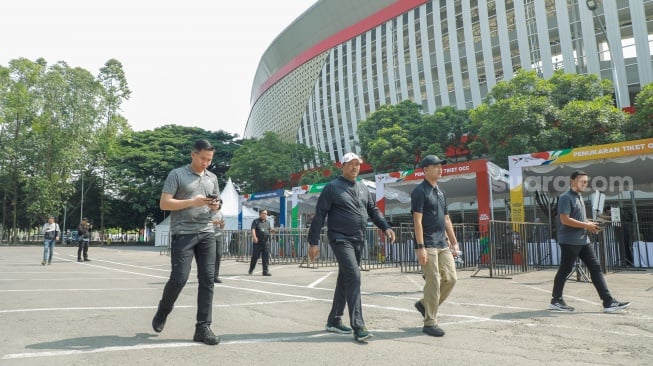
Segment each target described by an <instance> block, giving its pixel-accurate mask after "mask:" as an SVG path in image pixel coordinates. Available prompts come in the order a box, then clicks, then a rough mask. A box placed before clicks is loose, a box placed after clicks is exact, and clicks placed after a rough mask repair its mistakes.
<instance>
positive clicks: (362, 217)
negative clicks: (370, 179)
mask: <svg viewBox="0 0 653 366" xmlns="http://www.w3.org/2000/svg"><path fill="white" fill-rule="evenodd" d="M327 215H328V216H329V221H328V223H327V228H328V232H327V235H328V237H329V240H336V239H350V240H358V241H362V240H363V239H364V238H365V230H366V227H367V218H368V217H370V218H371V219H372V221H373V222H374V224H375V225H376V226H377V227H379V228H380V229H382V230H383V231H385V230H387V229H389V228H390V225H388V222H387V221H386V220H385V218H384V217H383V215H382V214H381V212H380V211H379V209H378V208H377V207H376V202H375V201H374V199H373V198H372V195H371V194H370V191H369V190H368V189H367V187H366V186H365V184H363V183H362V182H352V181H350V180H348V179H346V178H344V177H343V176H339V177H337V178H336V179H334V180H332V181H331V182H330V183H329V184H327V185H326V186H325V187H324V189H323V190H322V193H321V194H320V198H318V200H317V207H316V208H315V218H313V221H312V222H311V228H310V229H309V232H308V242H309V244H311V245H317V244H318V241H319V239H320V230H322V227H323V226H324V220H325V219H326V217H327Z"/></svg>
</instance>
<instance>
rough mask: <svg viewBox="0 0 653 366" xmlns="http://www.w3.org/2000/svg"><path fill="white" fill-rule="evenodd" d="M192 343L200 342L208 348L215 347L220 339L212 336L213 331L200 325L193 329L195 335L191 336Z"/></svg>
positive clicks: (206, 326)
mask: <svg viewBox="0 0 653 366" xmlns="http://www.w3.org/2000/svg"><path fill="white" fill-rule="evenodd" d="M193 341H194V342H202V343H204V344H208V345H209V346H215V345H216V344H218V343H220V337H218V336H216V335H215V334H213V331H212V330H211V328H210V327H209V326H208V325H200V326H197V327H195V334H194V335H193Z"/></svg>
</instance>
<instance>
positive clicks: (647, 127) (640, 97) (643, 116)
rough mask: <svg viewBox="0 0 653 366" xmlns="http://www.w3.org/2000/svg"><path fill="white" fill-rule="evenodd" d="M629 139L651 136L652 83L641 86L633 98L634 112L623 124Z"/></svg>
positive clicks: (652, 113) (652, 130) (652, 121)
mask: <svg viewBox="0 0 653 366" xmlns="http://www.w3.org/2000/svg"><path fill="white" fill-rule="evenodd" d="M625 132H626V134H627V135H628V137H629V138H630V139H643V138H648V137H653V83H652V84H648V85H646V86H644V87H643V88H642V90H641V91H640V92H639V94H637V97H636V98H635V114H633V115H632V116H630V118H629V120H628V122H627V123H626V126H625Z"/></svg>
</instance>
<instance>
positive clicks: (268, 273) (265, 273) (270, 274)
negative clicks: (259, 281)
mask: <svg viewBox="0 0 653 366" xmlns="http://www.w3.org/2000/svg"><path fill="white" fill-rule="evenodd" d="M263 276H272V273H270V272H263Z"/></svg>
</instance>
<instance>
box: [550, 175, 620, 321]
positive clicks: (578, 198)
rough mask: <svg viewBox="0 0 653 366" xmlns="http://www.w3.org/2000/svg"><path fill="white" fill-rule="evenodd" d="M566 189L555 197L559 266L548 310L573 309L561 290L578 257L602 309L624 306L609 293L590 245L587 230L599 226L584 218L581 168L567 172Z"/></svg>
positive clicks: (584, 180) (585, 178)
mask: <svg viewBox="0 0 653 366" xmlns="http://www.w3.org/2000/svg"><path fill="white" fill-rule="evenodd" d="M570 178H571V181H570V187H569V190H568V191H567V192H565V193H563V194H562V195H560V198H558V216H559V218H560V221H559V223H558V243H559V244H560V267H558V272H557V273H556V276H555V279H554V280H553V293H552V298H551V304H550V305H549V308H550V309H551V310H556V311H562V312H568V313H570V312H573V311H574V308H573V307H571V306H569V305H567V303H566V302H565V300H564V299H563V298H562V289H563V288H564V286H565V282H566V281H567V277H568V276H569V274H570V273H571V271H572V270H573V268H574V264H575V263H576V259H577V258H580V259H581V260H582V261H583V263H585V265H586V266H587V268H588V269H589V271H590V275H591V277H592V284H593V285H594V288H595V289H596V292H598V294H599V297H600V298H601V300H602V301H603V311H605V312H606V313H612V312H614V311H617V310H620V309H624V308H627V307H628V306H630V303H629V302H619V301H617V300H616V299H615V298H614V297H612V295H611V294H610V290H608V284H607V282H606V281H605V276H603V272H601V265H600V264H599V261H598V260H597V259H596V254H594V248H593V246H592V244H590V241H589V238H588V233H593V234H597V233H598V232H599V231H601V227H600V226H599V225H598V224H597V223H596V222H592V221H589V220H587V216H586V213H585V203H584V202H583V196H582V193H583V191H584V190H585V189H586V188H587V184H588V183H589V177H588V176H587V173H585V172H584V171H582V170H576V171H574V172H573V173H571V176H570Z"/></svg>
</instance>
